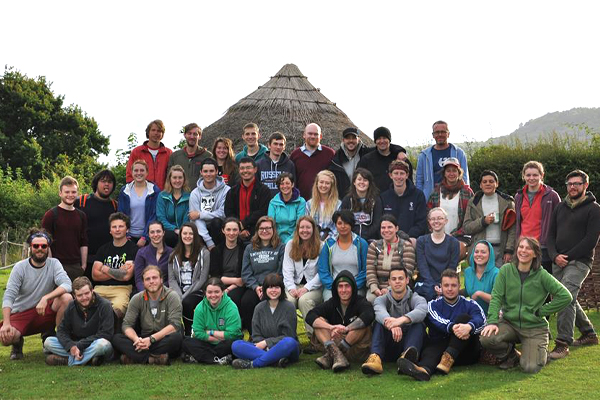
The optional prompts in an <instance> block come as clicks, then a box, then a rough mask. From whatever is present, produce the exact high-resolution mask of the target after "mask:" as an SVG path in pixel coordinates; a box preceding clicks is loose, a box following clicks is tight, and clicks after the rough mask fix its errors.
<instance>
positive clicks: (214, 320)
mask: <svg viewBox="0 0 600 400" xmlns="http://www.w3.org/2000/svg"><path fill="white" fill-rule="evenodd" d="M224 286H225V285H224V284H223V282H222V281H221V279H220V278H214V277H213V278H209V280H208V281H207V282H206V286H205V287H204V295H205V296H204V299H203V300H202V301H201V302H200V304H198V306H196V310H195V311H194V323H193V325H192V337H185V338H184V339H183V344H182V345H181V348H182V352H183V354H182V360H183V362H200V363H204V364H220V365H227V364H231V360H232V359H233V357H232V355H231V354H232V352H231V344H232V343H233V341H234V340H237V339H242V338H243V337H244V336H243V335H242V320H241V319H240V314H239V312H238V308H237V306H236V305H235V303H234V302H233V300H231V299H230V298H229V296H227V294H226V293H225V292H224V291H223V287H224Z"/></svg>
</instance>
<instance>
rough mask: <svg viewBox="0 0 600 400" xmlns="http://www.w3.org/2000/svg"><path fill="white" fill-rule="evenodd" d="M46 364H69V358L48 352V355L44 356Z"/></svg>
mask: <svg viewBox="0 0 600 400" xmlns="http://www.w3.org/2000/svg"><path fill="white" fill-rule="evenodd" d="M46 364H48V365H69V358H68V357H61V356H57V355H56V354H50V355H48V356H46Z"/></svg>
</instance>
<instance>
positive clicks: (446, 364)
mask: <svg viewBox="0 0 600 400" xmlns="http://www.w3.org/2000/svg"><path fill="white" fill-rule="evenodd" d="M453 365H454V357H452V356H451V355H450V353H448V352H447V351H445V352H444V353H443V354H442V359H441V360H440V363H439V364H438V365H437V367H435V369H436V370H437V371H439V372H441V373H442V374H444V375H448V374H449V373H450V369H451V368H452V366H453Z"/></svg>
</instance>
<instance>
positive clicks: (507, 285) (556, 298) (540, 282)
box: [487, 263, 573, 329]
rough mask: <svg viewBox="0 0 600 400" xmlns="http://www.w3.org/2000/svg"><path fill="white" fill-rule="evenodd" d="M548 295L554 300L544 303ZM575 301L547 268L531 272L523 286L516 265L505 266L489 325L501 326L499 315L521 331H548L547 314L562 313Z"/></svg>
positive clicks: (491, 302)
mask: <svg viewBox="0 0 600 400" xmlns="http://www.w3.org/2000/svg"><path fill="white" fill-rule="evenodd" d="M548 294H551V295H552V301H551V302H550V303H546V304H544V301H545V300H546V297H548ZM571 300H573V297H572V296H571V293H569V291H568V290H567V288H566V287H564V286H563V284H562V283H560V282H559V281H557V280H556V278H554V277H553V276H552V275H550V274H549V273H548V272H547V271H546V270H545V269H543V268H541V267H540V268H538V269H537V270H531V271H530V272H529V276H528V277H527V278H525V282H523V283H521V277H520V276H519V270H518V269H517V266H516V265H514V264H513V263H508V264H504V265H503V266H502V268H500V272H499V273H498V276H497V277H496V282H495V283H494V289H493V290H492V300H491V301H490V308H489V310H488V320H487V322H488V324H497V323H498V312H499V311H500V309H502V312H503V318H504V319H505V320H506V321H508V322H510V323H511V324H513V325H515V326H518V327H519V328H520V329H534V328H547V327H548V321H547V320H546V318H544V317H547V316H548V315H551V314H554V313H556V312H559V311H561V310H562V309H563V308H565V307H566V306H567V305H569V303H570V302H571Z"/></svg>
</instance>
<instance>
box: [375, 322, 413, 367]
mask: <svg viewBox="0 0 600 400" xmlns="http://www.w3.org/2000/svg"><path fill="white" fill-rule="evenodd" d="M424 338H425V325H423V323H418V324H412V325H408V326H407V327H406V328H404V329H402V340H400V341H399V342H396V341H394V339H393V337H392V331H390V330H388V329H386V328H385V327H384V326H383V325H381V324H380V323H379V322H375V323H374V324H373V339H372V340H371V353H376V354H378V355H379V357H381V359H382V360H383V361H396V360H397V359H398V357H400V355H401V354H402V353H403V352H404V350H406V349H408V348H409V347H415V348H416V349H417V351H418V352H419V354H420V353H421V348H422V347H423V339H424Z"/></svg>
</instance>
